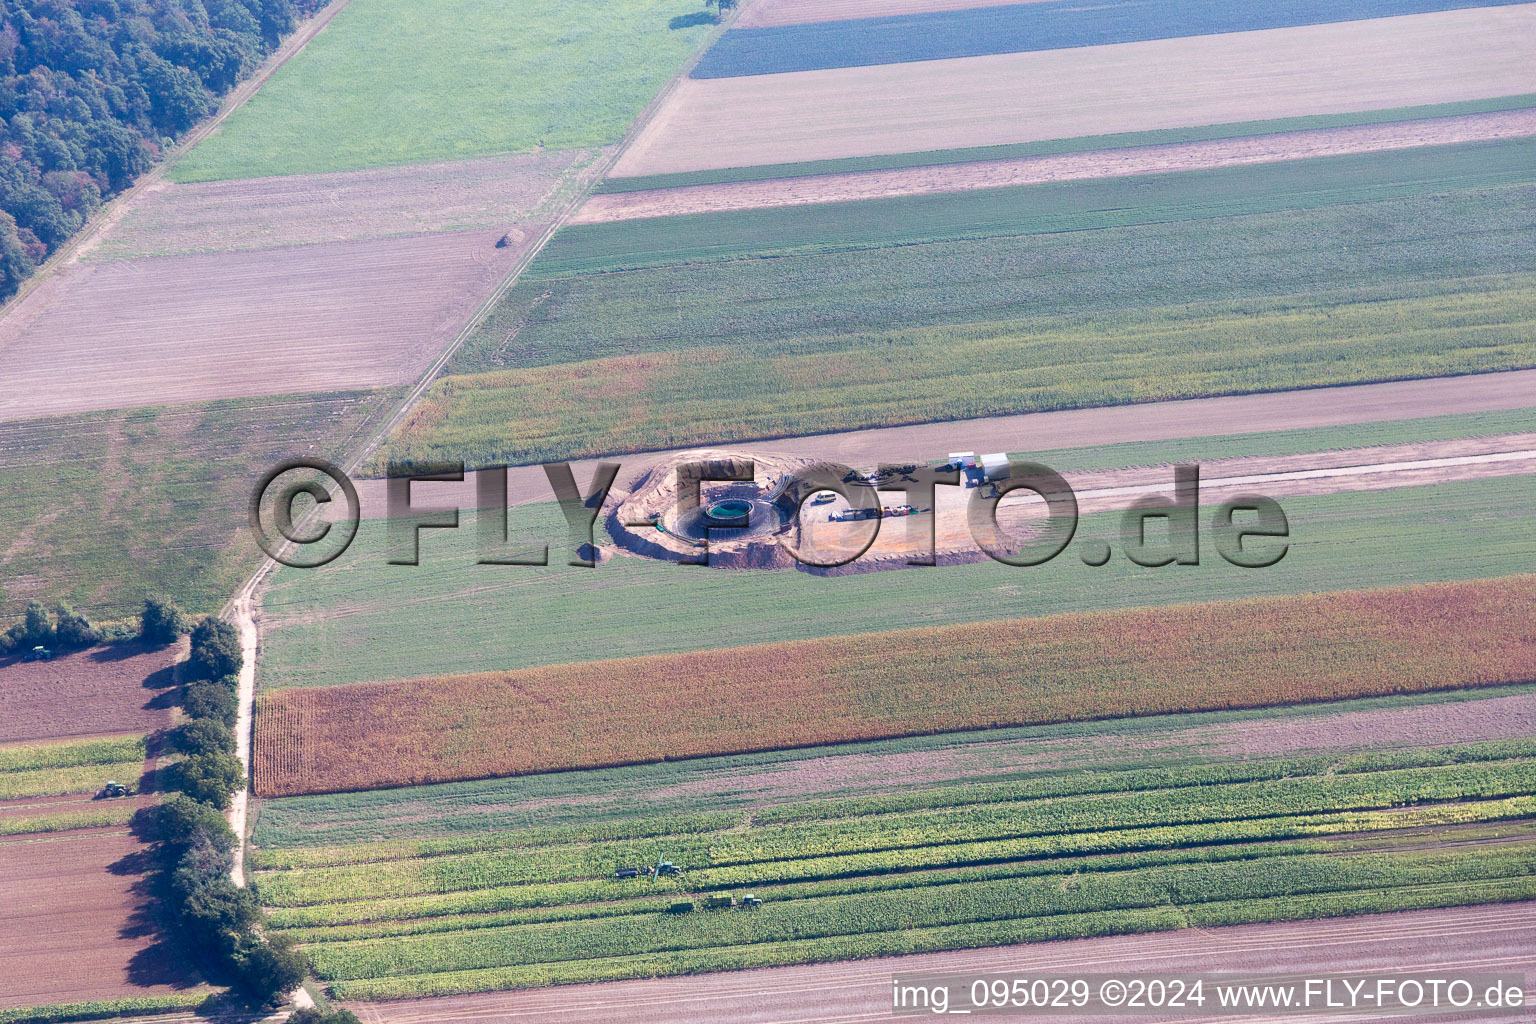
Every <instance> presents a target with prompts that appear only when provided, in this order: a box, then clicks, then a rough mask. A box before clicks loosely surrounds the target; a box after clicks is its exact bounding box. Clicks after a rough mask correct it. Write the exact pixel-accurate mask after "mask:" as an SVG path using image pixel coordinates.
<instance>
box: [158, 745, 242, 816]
mask: <svg viewBox="0 0 1536 1024" xmlns="http://www.w3.org/2000/svg"><path fill="white" fill-rule="evenodd" d="M166 771H167V774H168V775H169V776H170V781H171V786H172V787H173V788H175V789H179V790H181V791H182V792H183V793H185V794H187V795H188V796H190V797H192V798H193V799H194V800H201V801H203V802H204V803H208V804H211V805H213V806H214V807H218V808H221V809H222V808H227V807H228V806H229V799H230V797H231V796H233V795H234V793H235V791H236V790H238V789H240V788H241V787H242V786H244V785H245V766H244V765H242V764H241V763H240V759H239V758H237V757H235V756H234V755H233V754H226V753H222V752H213V753H207V754H193V755H191V756H190V757H186V758H183V759H182V760H180V761H178V762H176V763H175V764H173V765H171V766H170V768H168V769H166Z"/></svg>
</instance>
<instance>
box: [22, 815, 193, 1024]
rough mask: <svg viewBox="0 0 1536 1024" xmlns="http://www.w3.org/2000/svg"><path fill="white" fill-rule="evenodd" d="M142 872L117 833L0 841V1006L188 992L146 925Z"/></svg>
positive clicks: (138, 855)
mask: <svg viewBox="0 0 1536 1024" xmlns="http://www.w3.org/2000/svg"><path fill="white" fill-rule="evenodd" d="M148 867H149V865H148V863H147V858H146V856H145V853H144V848H143V847H142V846H140V845H139V842H138V840H136V839H135V838H134V837H133V836H131V835H129V834H128V833H127V832H126V831H125V830H123V829H84V830H81V831H78V832H69V833H59V834H52V835H39V836H26V837H17V838H15V839H10V840H7V841H6V842H4V843H0V878H4V879H5V910H4V914H3V915H0V1009H6V1008H11V1007H17V1006H40V1005H46V1004H52V1003H72V1002H84V1001H87V1000H96V999H123V998H129V997H133V996H155V995H169V994H171V993H173V992H176V991H181V990H186V989H190V988H193V987H195V986H196V984H197V981H196V979H195V978H194V977H192V976H191V975H190V974H189V973H188V972H187V971H186V970H185V969H184V968H183V966H182V960H183V957H182V956H181V955H179V954H176V953H173V952H172V951H171V950H170V949H169V948H168V947H167V946H166V945H165V944H163V943H162V942H161V941H160V940H159V938H158V937H157V934H156V932H155V930H154V928H153V927H152V926H151V925H150V922H149V921H148V919H147V916H146V915H147V907H148V902H149V894H148V893H147V892H146V891H145V884H146V881H145V871H146V870H147V869H148Z"/></svg>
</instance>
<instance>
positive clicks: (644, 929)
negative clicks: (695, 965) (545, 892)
mask: <svg viewBox="0 0 1536 1024" xmlns="http://www.w3.org/2000/svg"><path fill="white" fill-rule="evenodd" d="M1532 873H1536V847H1528V846H1511V847H1502V848H1501V847H1485V848H1482V849H1476V850H1455V851H1433V852H1428V853H1418V852H1415V853H1409V854H1355V855H1348V856H1331V855H1317V854H1307V855H1300V856H1294V857H1274V858H1268V859H1265V860H1262V861H1257V862H1252V863H1246V864H1220V863H1217V864H1202V865H1198V866H1193V867H1190V866H1176V867H1154V868H1146V869H1141V870H1136V871H1128V872H1117V873H1113V874H1088V875H1076V876H1070V877H1069V878H1068V879H1067V880H1066V881H1065V882H1064V881H1063V880H1062V879H1059V878H1040V879H1007V880H1000V881H995V882H968V883H963V884H959V885H953V886H932V887H926V888H921V889H909V890H903V891H899V892H886V893H880V894H878V895H874V894H871V895H855V896H837V897H827V898H823V899H808V900H796V901H792V902H789V903H782V904H775V903H765V904H764V905H763V906H762V907H760V908H758V909H757V910H755V911H753V912H751V913H736V914H692V915H683V916H681V917H677V916H674V915H666V914H648V915H633V916H628V917H619V918H605V919H600V920H595V921H579V922H556V923H551V924H542V925H525V926H519V927H513V928H502V929H484V930H479V931H470V932H459V933H452V934H446V935H428V936H411V937H409V938H389V939H368V940H360V941H355V942H347V943H325V944H320V945H316V946H312V947H310V948H309V953H310V956H311V960H312V963H313V964H314V966H315V969H316V971H317V973H318V974H319V975H320V976H321V977H324V978H327V979H353V978H378V977H388V976H390V975H400V974H418V973H428V972H438V971H458V970H475V969H484V968H489V967H502V966H510V965H516V964H530V963H548V962H551V961H559V960H576V959H587V958H596V957H603V956H623V955H632V954H639V953H650V952H662V951H667V950H679V949H689V948H702V947H723V946H734V945H742V944H748V943H755V942H776V941H784V940H788V939H796V938H821V937H826V936H832V935H847V934H853V933H859V932H881V931H887V930H891V929H895V928H925V927H936V926H940V925H948V924H963V923H971V922H979V921H996V920H1006V919H1017V918H1026V917H1049V916H1055V915H1059V914H1080V913H1088V912H1093V911H1103V910H1129V909H1143V908H1150V907H1159V906H1182V905H1189V904H1198V903H1206V902H1213V901H1230V900H1242V899H1262V898H1271V897H1277V896H1293V895H1302V894H1307V893H1324V892H1340V891H1349V890H1361V889H1385V888H1392V887H1400V886H1407V885H1426V884H1436V883H1444V882H1468V881H1476V880H1492V879H1500V878H1509V877H1518V876H1522V875H1530V874H1532Z"/></svg>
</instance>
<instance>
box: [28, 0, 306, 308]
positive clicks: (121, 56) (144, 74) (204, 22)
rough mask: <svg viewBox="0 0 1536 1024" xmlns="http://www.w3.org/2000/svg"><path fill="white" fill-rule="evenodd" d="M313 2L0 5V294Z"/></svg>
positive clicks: (196, 116)
mask: <svg viewBox="0 0 1536 1024" xmlns="http://www.w3.org/2000/svg"><path fill="white" fill-rule="evenodd" d="M323 3H324V0H0V300H3V299H6V298H9V297H10V296H12V295H14V294H15V293H16V290H17V289H18V288H19V287H20V286H21V283H22V282H23V281H25V280H26V279H27V277H28V276H30V275H31V274H32V272H33V271H34V270H35V269H36V268H37V265H38V264H39V263H41V262H42V261H43V260H44V259H46V258H47V257H48V256H49V255H51V254H52V253H53V252H54V251H55V250H56V249H58V247H59V246H61V245H63V244H64V243H65V242H66V241H68V240H69V238H70V237H71V236H72V235H73V234H74V233H75V232H76V231H78V230H79V229H80V227H81V226H82V225H83V224H84V223H85V221H86V218H88V217H89V216H90V215H91V214H92V213H94V212H95V211H96V210H97V208H99V207H100V206H101V204H102V203H103V202H105V201H106V200H108V199H110V198H112V197H113V196H114V195H116V194H117V193H119V192H121V191H123V190H124V189H126V188H128V187H129V186H130V185H132V184H133V181H134V179H135V178H137V177H138V176H139V175H140V174H143V173H144V172H145V171H147V170H149V168H150V167H151V166H153V164H154V163H155V161H156V160H158V159H159V158H160V156H161V155H162V154H163V153H164V152H165V151H166V149H167V148H169V147H170V146H172V145H173V144H174V141H175V139H176V137H177V136H179V135H181V134H182V133H183V132H185V131H186V130H187V129H188V128H190V127H192V126H193V125H194V124H196V123H197V122H198V121H200V120H202V119H203V118H204V117H207V116H208V115H210V114H211V113H213V112H214V110H215V109H217V106H218V99H219V97H221V96H223V95H224V94H225V93H227V92H228V91H229V90H230V89H231V88H232V87H233V86H234V84H235V83H236V82H237V81H239V80H240V79H241V78H242V77H244V76H245V75H247V74H249V73H250V72H251V70H253V69H254V68H255V67H256V65H257V64H259V63H260V62H261V60H262V58H264V57H265V56H266V55H267V54H268V53H270V52H271V51H272V50H273V49H274V48H276V47H277V45H278V44H279V43H280V42H281V41H282V38H283V37H284V36H285V35H287V34H288V33H289V32H291V31H293V29H294V28H295V27H296V26H297V25H298V23H299V21H300V20H302V18H303V17H305V16H307V15H308V14H310V13H312V12H313V11H314V10H315V9H317V8H318V7H320V6H321V5H322V4H323Z"/></svg>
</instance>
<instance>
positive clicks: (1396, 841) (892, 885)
mask: <svg viewBox="0 0 1536 1024" xmlns="http://www.w3.org/2000/svg"><path fill="white" fill-rule="evenodd" d="M1533 813H1536V798H1530V797H1516V798H1513V799H1509V800H1493V801H1482V802H1478V803H1472V804H1458V805H1441V806H1436V807H1429V808H1415V809H1413V810H1411V811H1408V812H1364V813H1349V814H1325V815H1310V816H1304V817H1299V818H1294V819H1265V820H1264V821H1263V822H1262V823H1255V822H1243V823H1233V824H1225V825H1220V826H1196V827H1189V826H1185V827H1182V828H1175V829H1168V830H1159V831H1160V832H1161V833H1162V834H1154V830H1150V829H1143V830H1136V832H1135V833H1131V834H1127V835H1124V836H1122V835H1117V834H1113V833H1106V834H1104V836H1103V842H1102V843H1092V844H1089V849H1090V850H1104V849H1109V850H1114V849H1125V850H1128V851H1129V852H1114V853H1093V852H1087V853H1082V854H1073V853H1070V852H1068V851H1062V852H1061V853H1060V854H1058V855H1056V856H1052V857H1048V858H1044V859H1017V857H1018V855H1020V854H1025V855H1027V854H1029V853H1030V852H1031V851H1030V850H1029V849H1028V847H1027V844H1021V843H1019V842H1018V841H1003V842H998V843H976V844H967V845H965V846H960V847H947V848H945V849H944V851H942V852H944V853H948V854H949V856H948V857H947V858H944V857H933V856H931V855H932V854H933V853H934V852H935V851H906V853H907V856H906V857H905V859H902V858H900V857H892V856H889V855H882V856H881V857H878V858H867V860H866V861H865V863H864V864H862V865H860V866H861V867H863V868H864V870H865V871H866V872H867V873H863V874H848V873H845V872H833V873H831V875H830V877H829V875H828V872H826V871H825V870H824V866H814V865H813V866H811V867H810V868H809V869H808V870H807V871H806V872H805V873H804V875H803V877H806V878H809V879H813V880H811V881H785V880H783V879H784V878H785V877H786V876H787V875H789V872H788V871H784V870H783V868H784V867H785V865H784V864H783V863H782V862H780V863H779V864H775V865H773V867H774V868H777V869H780V874H779V875H778V876H777V878H778V879H779V880H776V881H765V880H760V879H753V878H747V879H745V880H743V879H741V878H736V879H731V878H726V877H714V876H712V875H710V876H708V877H701V876H693V877H691V878H690V879H689V885H690V887H691V888H693V889H694V890H696V891H720V890H722V889H733V888H737V887H740V888H747V887H750V888H751V889H752V890H754V891H755V892H756V893H757V894H758V895H760V896H762V897H763V898H765V899H771V900H774V901H782V900H794V899H806V898H810V897H816V896H834V895H847V894H850V893H860V892H876V891H884V890H890V889H908V888H917V887H921V886H927V885H949V884H953V883H957V882H966V881H987V880H992V879H999V878H1019V877H1025V876H1031V875H1071V874H1077V873H1079V872H1089V871H1126V870H1130V869H1133V868H1140V867H1150V866H1154V865H1162V864H1186V863H1207V862H1214V861H1242V860H1255V859H1258V858H1261V857H1274V856H1281V855H1286V854H1298V853H1322V852H1326V851H1330V850H1333V851H1357V852H1368V851H1370V850H1371V849H1373V848H1374V847H1376V846H1379V845H1381V844H1384V843H1388V844H1391V845H1392V846H1393V847H1394V848H1400V847H1405V846H1409V847H1411V846H1428V845H1432V844H1435V843H1438V842H1442V841H1444V840H1445V839H1446V838H1454V839H1457V840H1460V841H1472V840H1486V839H1499V840H1507V839H1515V838H1520V837H1529V835H1530V829H1529V822H1527V821H1525V820H1518V821H1517V823H1516V824H1515V825H1513V826H1508V825H1505V826H1498V825H1495V826H1493V827H1492V828H1485V829H1481V830H1473V829H1471V828H1469V826H1471V825H1474V824H1476V823H1480V822H1482V823H1488V822H1499V821H1509V820H1511V819H1524V818H1526V816H1529V815H1531V814H1533ZM1447 827H1449V828H1450V829H1452V830H1453V831H1447ZM1404 829H1415V830H1418V831H1416V832H1414V833H1412V834H1406V833H1404V832H1403V830H1404ZM1170 836H1171V837H1172V838H1171V839H1170V838H1169V837H1170ZM1287 836H1315V837H1324V838H1304V839H1296V838H1284V837H1287ZM1193 839H1199V840H1201V841H1204V842H1206V843H1208V844H1209V845H1204V846H1190V845H1183V844H1186V843H1188V842H1189V841H1191V840H1193ZM1155 841H1161V842H1164V843H1165V844H1166V845H1163V846H1155V845H1152V844H1153V843H1154V842H1155ZM866 857H867V855H866ZM925 862H931V863H925ZM881 872H885V873H881ZM557 890H564V893H565V895H576V896H577V898H578V900H583V899H590V900H594V901H597V900H601V901H603V902H571V903H565V904H561V903H559V902H558V898H557V895H556V891H557ZM675 899H676V895H675V894H674V893H673V890H672V888H671V887H670V886H666V885H663V886H660V887H656V886H653V885H651V884H646V885H644V886H643V887H640V888H637V887H635V886H633V885H630V886H623V887H612V886H608V885H606V884H604V883H596V882H590V883H555V884H551V885H523V886H508V887H504V888H492V889H477V890H470V891H466V892H458V893H445V894H440V895H432V896H415V897H402V898H397V899H390V900H365V901H361V902H357V903H330V904H320V905H316V906H308V907H292V908H278V909H277V910H275V911H273V912H272V913H271V914H270V915H269V917H268V924H269V925H270V926H271V927H275V928H280V929H284V930H286V931H287V933H288V934H289V935H290V936H291V937H292V938H293V939H294V940H295V941H299V942H328V941H340V940H347V939H363V938H382V937H385V936H390V935H424V934H427V933H430V932H449V931H461V930H468V929H475V928H495V927H499V926H502V925H513V924H537V923H541V922H546V921H564V920H576V919H579V918H595V917H612V916H616V915H620V914H642V913H652V912H654V911H657V910H661V909H665V907H666V906H668V905H669V904H670V903H671V902H673V901H674V900H675ZM508 908H516V909H508Z"/></svg>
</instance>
